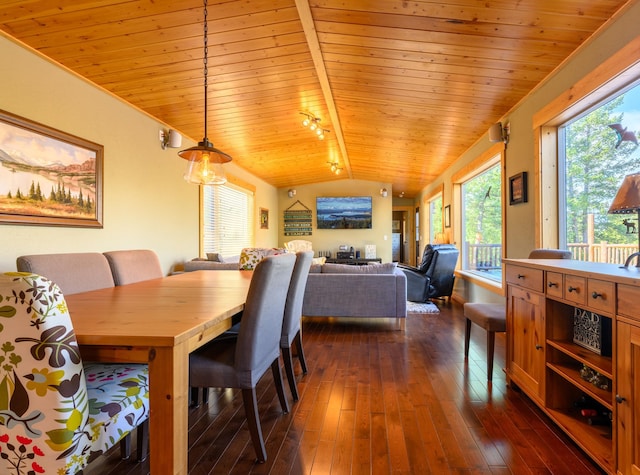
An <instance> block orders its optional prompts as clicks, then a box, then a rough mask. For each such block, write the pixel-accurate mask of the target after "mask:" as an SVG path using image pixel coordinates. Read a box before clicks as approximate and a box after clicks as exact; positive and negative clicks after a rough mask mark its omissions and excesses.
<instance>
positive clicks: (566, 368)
mask: <svg viewBox="0 0 640 475" xmlns="http://www.w3.org/2000/svg"><path fill="white" fill-rule="evenodd" d="M547 367H548V368H549V369H551V370H552V371H554V372H555V373H556V374H557V375H559V376H560V377H561V378H563V379H564V380H565V381H567V382H568V383H570V384H572V385H573V386H575V387H576V388H578V389H579V390H580V391H582V392H584V393H585V394H587V395H588V396H591V397H592V398H593V399H595V400H596V401H598V402H599V403H600V404H602V405H603V406H604V407H605V408H607V409H608V410H610V411H612V410H613V396H612V393H611V391H607V390H604V389H600V388H599V387H597V386H594V385H593V384H591V383H590V382H588V381H585V380H584V379H582V378H581V377H580V374H579V371H580V367H581V365H580V364H578V363H576V364H568V363H547Z"/></svg>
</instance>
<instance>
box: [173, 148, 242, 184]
mask: <svg viewBox="0 0 640 475" xmlns="http://www.w3.org/2000/svg"><path fill="white" fill-rule="evenodd" d="M178 155H180V156H181V157H182V158H184V159H185V160H189V163H188V164H187V170H186V172H185V174H184V179H185V180H186V181H188V182H189V183H193V184H196V185H222V184H224V183H226V182H227V177H226V175H225V173H224V168H223V167H222V164H223V163H227V162H230V161H231V157H230V156H229V155H227V154H226V153H224V152H222V151H221V150H218V149H217V148H215V147H214V146H213V144H212V143H211V142H209V141H208V140H207V139H204V140H203V141H202V142H198V145H196V146H195V147H191V148H188V149H186V150H181V151H180V152H178Z"/></svg>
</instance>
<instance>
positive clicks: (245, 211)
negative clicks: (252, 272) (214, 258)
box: [201, 182, 255, 257]
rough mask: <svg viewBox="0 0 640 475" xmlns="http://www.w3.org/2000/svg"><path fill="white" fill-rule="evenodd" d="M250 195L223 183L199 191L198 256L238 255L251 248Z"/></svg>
mask: <svg viewBox="0 0 640 475" xmlns="http://www.w3.org/2000/svg"><path fill="white" fill-rule="evenodd" d="M254 214H255V213H254V205H253V191H251V190H248V189H246V188H243V187H241V186H238V185H234V184H231V183H228V182H227V183H226V184H225V185H221V186H203V187H202V220H201V222H202V239H201V247H202V251H203V252H202V254H203V255H204V254H206V253H207V252H217V253H220V254H221V255H222V256H225V257H228V256H234V255H238V254H240V251H241V250H242V249H243V248H245V247H252V246H253V228H254V223H253V221H254V220H253V216H254Z"/></svg>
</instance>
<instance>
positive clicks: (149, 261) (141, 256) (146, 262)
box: [104, 249, 163, 285]
mask: <svg viewBox="0 0 640 475" xmlns="http://www.w3.org/2000/svg"><path fill="white" fill-rule="evenodd" d="M104 256H105V257H106V258H107V261H108V262H109V266H110V267H111V273H112V274H113V281H114V282H115V284H116V285H127V284H134V283H136V282H141V281H143V280H151V279H159V278H160V277H163V274H162V266H161V265H160V259H158V255H157V254H156V253H155V252H154V251H151V250H149V249H132V250H124V251H109V252H105V253H104Z"/></svg>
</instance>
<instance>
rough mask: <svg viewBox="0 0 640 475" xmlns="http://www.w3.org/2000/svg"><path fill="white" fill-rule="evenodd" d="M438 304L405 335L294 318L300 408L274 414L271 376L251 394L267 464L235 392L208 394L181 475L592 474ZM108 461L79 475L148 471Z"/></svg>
mask: <svg viewBox="0 0 640 475" xmlns="http://www.w3.org/2000/svg"><path fill="white" fill-rule="evenodd" d="M437 304H438V306H439V307H440V309H441V312H440V313H439V314H427V315H409V317H408V318H407V322H406V329H405V331H404V332H400V331H397V330H396V327H395V322H394V321H392V320H377V321H376V320H373V321H372V320H367V321H357V320H349V321H345V320H341V319H304V321H303V330H304V332H303V341H304V347H305V354H306V356H307V363H308V366H309V372H308V374H307V375H305V376H303V375H302V374H301V372H300V368H299V365H296V371H297V376H298V387H299V390H300V394H301V397H300V400H299V401H298V402H297V403H295V404H294V403H293V401H292V400H290V401H291V411H290V413H289V414H286V415H283V414H282V413H281V411H280V407H279V403H278V399H277V396H276V393H275V390H274V389H273V380H272V378H271V374H270V372H268V373H267V374H266V375H265V376H264V377H263V379H262V380H261V382H260V384H259V386H258V395H259V398H260V402H259V404H260V413H261V421H262V430H263V433H264V436H265V441H266V446H267V453H268V457H269V459H268V460H267V462H266V463H264V464H256V463H255V453H254V450H253V446H252V445H251V442H250V440H249V432H248V429H247V426H246V423H245V420H244V412H243V409H242V398H241V395H240V393H239V392H237V391H232V390H225V391H221V390H211V391H210V393H211V396H210V402H209V404H208V405H203V406H201V407H199V408H197V409H192V410H191V411H190V414H189V424H190V431H189V470H190V471H189V473H190V474H194V475H201V474H227V473H230V474H277V475H280V474H292V475H297V474H354V475H356V474H376V475H377V474H387V473H389V474H391V473H393V474H428V473H433V474H449V473H451V474H463V473H464V474H517V475H520V474H529V473H532V474H571V475H576V474H599V473H602V472H601V471H600V470H599V469H598V467H597V466H596V465H595V464H593V463H592V462H591V461H590V459H589V458H588V457H587V456H585V455H584V454H583V453H582V452H581V451H580V449H579V448H577V446H575V445H574V444H573V443H572V442H571V441H570V439H569V438H568V437H566V436H565V435H564V434H563V433H561V432H560V431H559V430H558V429H557V428H555V426H554V425H553V423H551V422H550V420H549V419H548V418H547V417H546V416H545V415H543V414H542V412H541V411H540V410H538V409H537V407H536V406H535V405H534V404H533V403H532V402H531V401H530V400H529V399H528V398H527V397H525V396H524V395H522V394H521V393H519V392H517V391H515V390H512V389H508V388H507V387H506V382H505V376H504V373H503V372H502V371H501V370H500V368H502V367H504V358H505V357H504V349H505V345H504V343H505V340H504V335H500V334H498V336H497V339H496V355H495V368H494V377H493V383H492V384H491V383H488V382H487V378H486V355H485V342H486V335H485V333H484V331H483V330H481V329H479V328H478V327H474V328H473V330H472V341H471V350H470V354H469V361H468V363H466V362H465V361H464V355H463V346H464V317H463V316H462V307H461V306H460V305H458V304H456V303H451V304H447V303H444V302H441V301H438V302H437ZM283 373H284V371H283ZM285 381H286V380H285ZM287 391H288V388H287ZM287 394H289V393H288V392H287ZM151 437H153V434H151ZM118 455H119V452H118V451H117V450H116V451H112V452H111V453H109V454H107V455H106V456H104V457H102V458H101V459H99V460H97V461H95V462H94V463H93V464H92V465H91V466H90V467H89V468H88V469H87V470H85V474H97V473H100V474H107V473H112V474H118V475H125V474H146V473H148V471H149V466H148V463H141V464H138V463H135V462H133V461H125V462H121V461H120V460H119V458H118Z"/></svg>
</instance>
